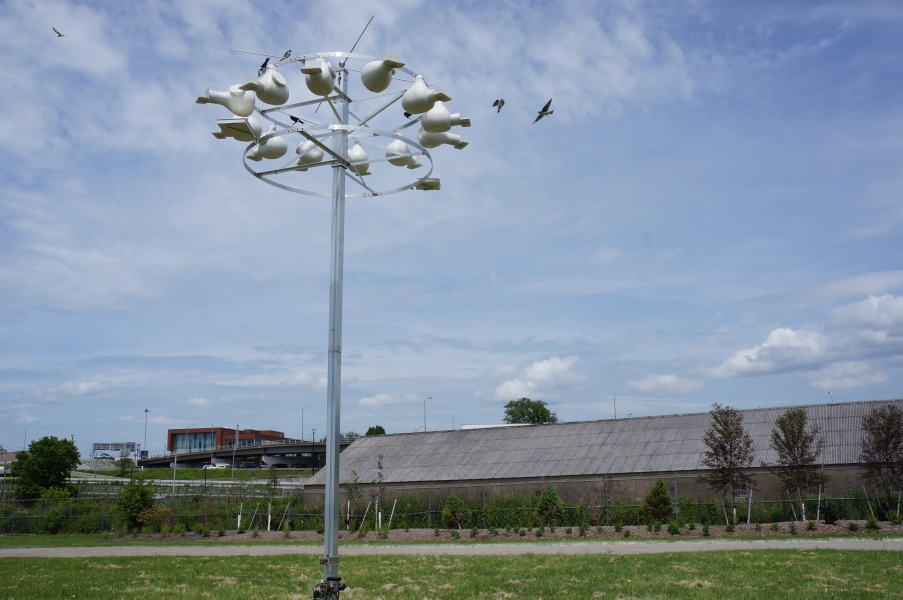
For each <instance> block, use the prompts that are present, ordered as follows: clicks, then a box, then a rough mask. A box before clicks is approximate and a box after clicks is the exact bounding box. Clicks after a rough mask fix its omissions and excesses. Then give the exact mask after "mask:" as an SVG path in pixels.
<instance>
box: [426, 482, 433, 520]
mask: <svg viewBox="0 0 903 600" xmlns="http://www.w3.org/2000/svg"><path fill="white" fill-rule="evenodd" d="M426 524H427V525H429V526H430V527H432V526H433V490H427V491H426Z"/></svg>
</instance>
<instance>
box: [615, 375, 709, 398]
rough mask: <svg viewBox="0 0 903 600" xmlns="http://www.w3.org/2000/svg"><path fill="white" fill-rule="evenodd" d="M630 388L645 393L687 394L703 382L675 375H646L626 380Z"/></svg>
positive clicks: (700, 388)
mask: <svg viewBox="0 0 903 600" xmlns="http://www.w3.org/2000/svg"><path fill="white" fill-rule="evenodd" d="M627 385H629V386H630V387H631V388H633V389H635V390H636V391H638V392H643V393H646V394H689V393H691V392H698V391H700V390H702V389H704V388H705V383H704V382H702V381H698V380H696V379H689V378H685V377H678V376H677V375H646V377H644V378H643V379H638V380H630V381H628V382H627Z"/></svg>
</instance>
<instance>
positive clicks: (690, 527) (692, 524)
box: [687, 521, 696, 531]
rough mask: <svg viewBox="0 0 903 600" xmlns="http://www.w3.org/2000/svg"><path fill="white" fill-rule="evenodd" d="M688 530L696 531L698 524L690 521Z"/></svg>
mask: <svg viewBox="0 0 903 600" xmlns="http://www.w3.org/2000/svg"><path fill="white" fill-rule="evenodd" d="M687 529H689V530H690V531H694V530H695V529H696V523H695V522H694V521H690V524H689V525H687Z"/></svg>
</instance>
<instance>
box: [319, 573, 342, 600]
mask: <svg viewBox="0 0 903 600" xmlns="http://www.w3.org/2000/svg"><path fill="white" fill-rule="evenodd" d="M345 587H346V586H345V584H344V583H342V578H341V577H327V578H326V579H324V580H323V581H321V582H320V583H318V584H316V585H315V586H314V600H317V599H320V598H322V599H324V600H338V598H339V593H340V592H341V591H342V590H344V589H345Z"/></svg>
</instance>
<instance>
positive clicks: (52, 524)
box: [38, 513, 63, 534]
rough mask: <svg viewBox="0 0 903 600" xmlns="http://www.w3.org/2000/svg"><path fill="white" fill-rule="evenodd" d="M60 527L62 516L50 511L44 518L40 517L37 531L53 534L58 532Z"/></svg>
mask: <svg viewBox="0 0 903 600" xmlns="http://www.w3.org/2000/svg"><path fill="white" fill-rule="evenodd" d="M62 528H63V517H62V516H60V515H59V514H54V513H51V514H49V515H44V518H43V519H41V526H40V527H39V528H38V533H44V534H55V533H59V532H60V529H62Z"/></svg>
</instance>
